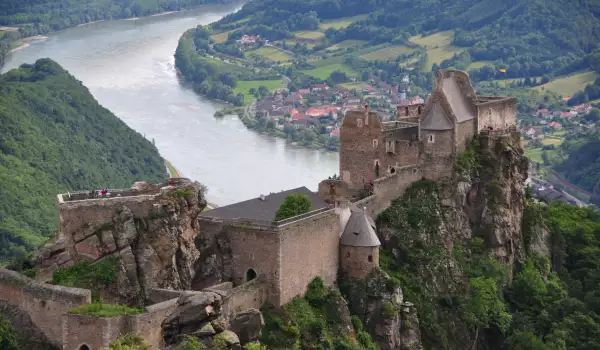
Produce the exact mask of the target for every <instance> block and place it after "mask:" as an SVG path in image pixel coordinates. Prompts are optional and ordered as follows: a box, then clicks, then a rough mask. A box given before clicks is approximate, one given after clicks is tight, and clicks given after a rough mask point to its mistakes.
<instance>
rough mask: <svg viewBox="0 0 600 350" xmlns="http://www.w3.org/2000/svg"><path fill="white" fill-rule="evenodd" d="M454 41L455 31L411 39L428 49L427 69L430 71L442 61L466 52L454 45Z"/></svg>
mask: <svg viewBox="0 0 600 350" xmlns="http://www.w3.org/2000/svg"><path fill="white" fill-rule="evenodd" d="M453 39H454V31H452V30H446V31H443V32H438V33H435V34H431V35H427V36H414V37H412V38H410V41H411V42H412V43H415V44H417V45H419V46H422V47H424V48H426V49H427V57H428V60H427V66H426V69H428V70H430V69H431V66H432V65H433V64H434V63H436V64H440V63H441V62H442V61H444V60H447V59H449V58H452V56H454V54H457V53H460V52H462V51H464V50H463V49H460V48H458V47H456V46H453V45H452V40H453Z"/></svg>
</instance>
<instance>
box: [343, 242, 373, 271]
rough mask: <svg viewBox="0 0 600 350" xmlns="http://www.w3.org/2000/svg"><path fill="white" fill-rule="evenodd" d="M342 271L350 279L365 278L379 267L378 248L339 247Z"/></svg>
mask: <svg viewBox="0 0 600 350" xmlns="http://www.w3.org/2000/svg"><path fill="white" fill-rule="evenodd" d="M340 261H341V265H342V266H341V268H342V270H343V271H344V272H345V273H346V274H347V275H348V277H352V278H361V279H362V278H365V277H367V275H369V273H371V271H373V269H374V268H376V267H378V266H379V247H350V246H344V245H342V246H340Z"/></svg>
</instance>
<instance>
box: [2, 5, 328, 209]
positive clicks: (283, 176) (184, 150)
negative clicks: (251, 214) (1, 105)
mask: <svg viewBox="0 0 600 350" xmlns="http://www.w3.org/2000/svg"><path fill="white" fill-rule="evenodd" d="M239 7H240V5H239V4H237V5H236V4H229V5H214V6H205V7H202V8H199V9H195V10H191V11H185V12H181V13H176V14H170V15H165V16H156V17H149V18H143V19H139V20H135V21H127V20H121V21H107V22H98V23H92V24H88V25H85V26H82V27H75V28H70V29H67V30H64V31H61V32H57V33H53V34H52V35H50V36H49V38H48V39H46V40H42V41H34V42H32V43H31V45H30V46H28V47H25V48H23V49H21V50H18V51H15V52H14V53H13V54H12V55H11V56H10V57H8V59H7V62H6V65H5V66H4V68H3V70H2V72H5V71H7V70H9V69H12V68H16V67H18V66H19V65H21V64H22V63H33V62H34V61H35V60H37V59H39V58H43V57H49V58H51V59H53V60H55V61H56V62H58V63H59V64H60V65H62V66H63V67H64V68H65V69H67V70H68V71H69V72H70V73H71V74H73V75H74V76H75V77H76V78H77V79H79V80H81V81H82V82H83V84H84V85H85V86H87V87H88V88H89V89H90V91H91V92H92V94H93V95H94V97H95V98H96V99H97V100H98V101H99V102H100V103H101V104H102V105H103V106H104V107H106V108H108V109H110V110H111V111H112V112H113V113H114V114H115V115H116V116H118V117H119V118H121V119H122V120H123V121H125V122H126V123H127V124H128V125H129V126H130V127H131V128H133V129H135V130H136V131H138V132H139V133H141V134H143V135H144V136H145V137H146V138H148V139H149V140H154V142H155V144H156V147H157V148H158V150H159V151H160V153H161V155H162V156H163V157H164V158H166V159H168V160H169V161H171V162H172V163H173V164H174V165H175V166H176V167H177V168H178V169H179V170H180V171H181V172H182V173H183V175H184V176H186V177H189V178H191V179H194V180H198V181H200V182H202V183H204V184H206V185H207V186H208V188H209V193H208V199H209V200H210V201H211V202H214V203H216V204H217V205H226V204H230V203H234V202H237V201H241V200H246V199H250V198H253V197H258V196H259V195H260V194H268V193H270V192H278V191H282V190H287V189H291V188H294V187H299V186H307V187H308V188H310V189H312V190H316V189H317V184H318V183H319V182H320V181H321V180H322V179H324V178H326V177H327V176H330V175H333V174H334V173H337V172H338V161H339V160H338V159H339V157H338V154H337V153H331V152H325V151H314V150H309V149H304V148H300V147H295V146H292V145H290V144H287V143H286V142H285V140H282V139H277V138H274V137H269V136H265V135H261V134H258V133H255V132H253V131H250V130H248V129H246V128H245V127H244V125H243V124H242V123H241V122H240V121H239V120H238V118H237V117H233V116H231V117H229V116H228V117H224V118H219V119H217V118H214V117H213V113H214V112H215V111H216V110H217V109H218V108H219V107H220V105H219V104H218V103H215V102H213V101H210V100H207V99H204V98H202V97H199V96H197V95H196V94H195V93H194V92H193V91H192V90H190V89H189V88H187V87H185V86H184V85H185V84H181V83H180V82H179V81H178V78H177V76H176V74H175V69H174V58H173V55H174V53H175V48H176V47H177V42H178V40H179V37H180V36H181V34H182V33H183V32H184V31H186V30H187V29H189V28H192V27H195V26H196V25H198V24H208V23H211V22H214V21H216V20H218V19H220V18H221V17H223V16H225V15H227V14H228V13H231V12H233V11H235V10H237V9H239Z"/></svg>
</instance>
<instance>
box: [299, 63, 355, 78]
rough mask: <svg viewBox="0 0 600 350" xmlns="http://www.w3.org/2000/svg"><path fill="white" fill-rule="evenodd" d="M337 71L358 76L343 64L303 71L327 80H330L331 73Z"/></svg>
mask: <svg viewBox="0 0 600 350" xmlns="http://www.w3.org/2000/svg"><path fill="white" fill-rule="evenodd" d="M336 70H339V71H342V72H345V73H346V75H348V76H354V75H356V74H357V73H356V71H354V70H353V69H352V68H350V67H349V66H347V65H345V64H341V63H334V64H329V65H326V66H321V67H318V68H315V69H311V70H303V71H302V73H304V74H307V75H310V76H313V77H315V78H319V79H323V80H325V79H327V78H329V75H331V73H333V72H335V71H336Z"/></svg>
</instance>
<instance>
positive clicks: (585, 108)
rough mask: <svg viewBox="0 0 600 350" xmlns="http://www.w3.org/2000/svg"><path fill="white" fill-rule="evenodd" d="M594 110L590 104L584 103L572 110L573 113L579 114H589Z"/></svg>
mask: <svg viewBox="0 0 600 350" xmlns="http://www.w3.org/2000/svg"><path fill="white" fill-rule="evenodd" d="M591 110H592V106H591V105H589V104H585V103H582V104H580V105H577V106H575V107H573V108H571V112H577V113H589V112H590V111H591Z"/></svg>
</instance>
